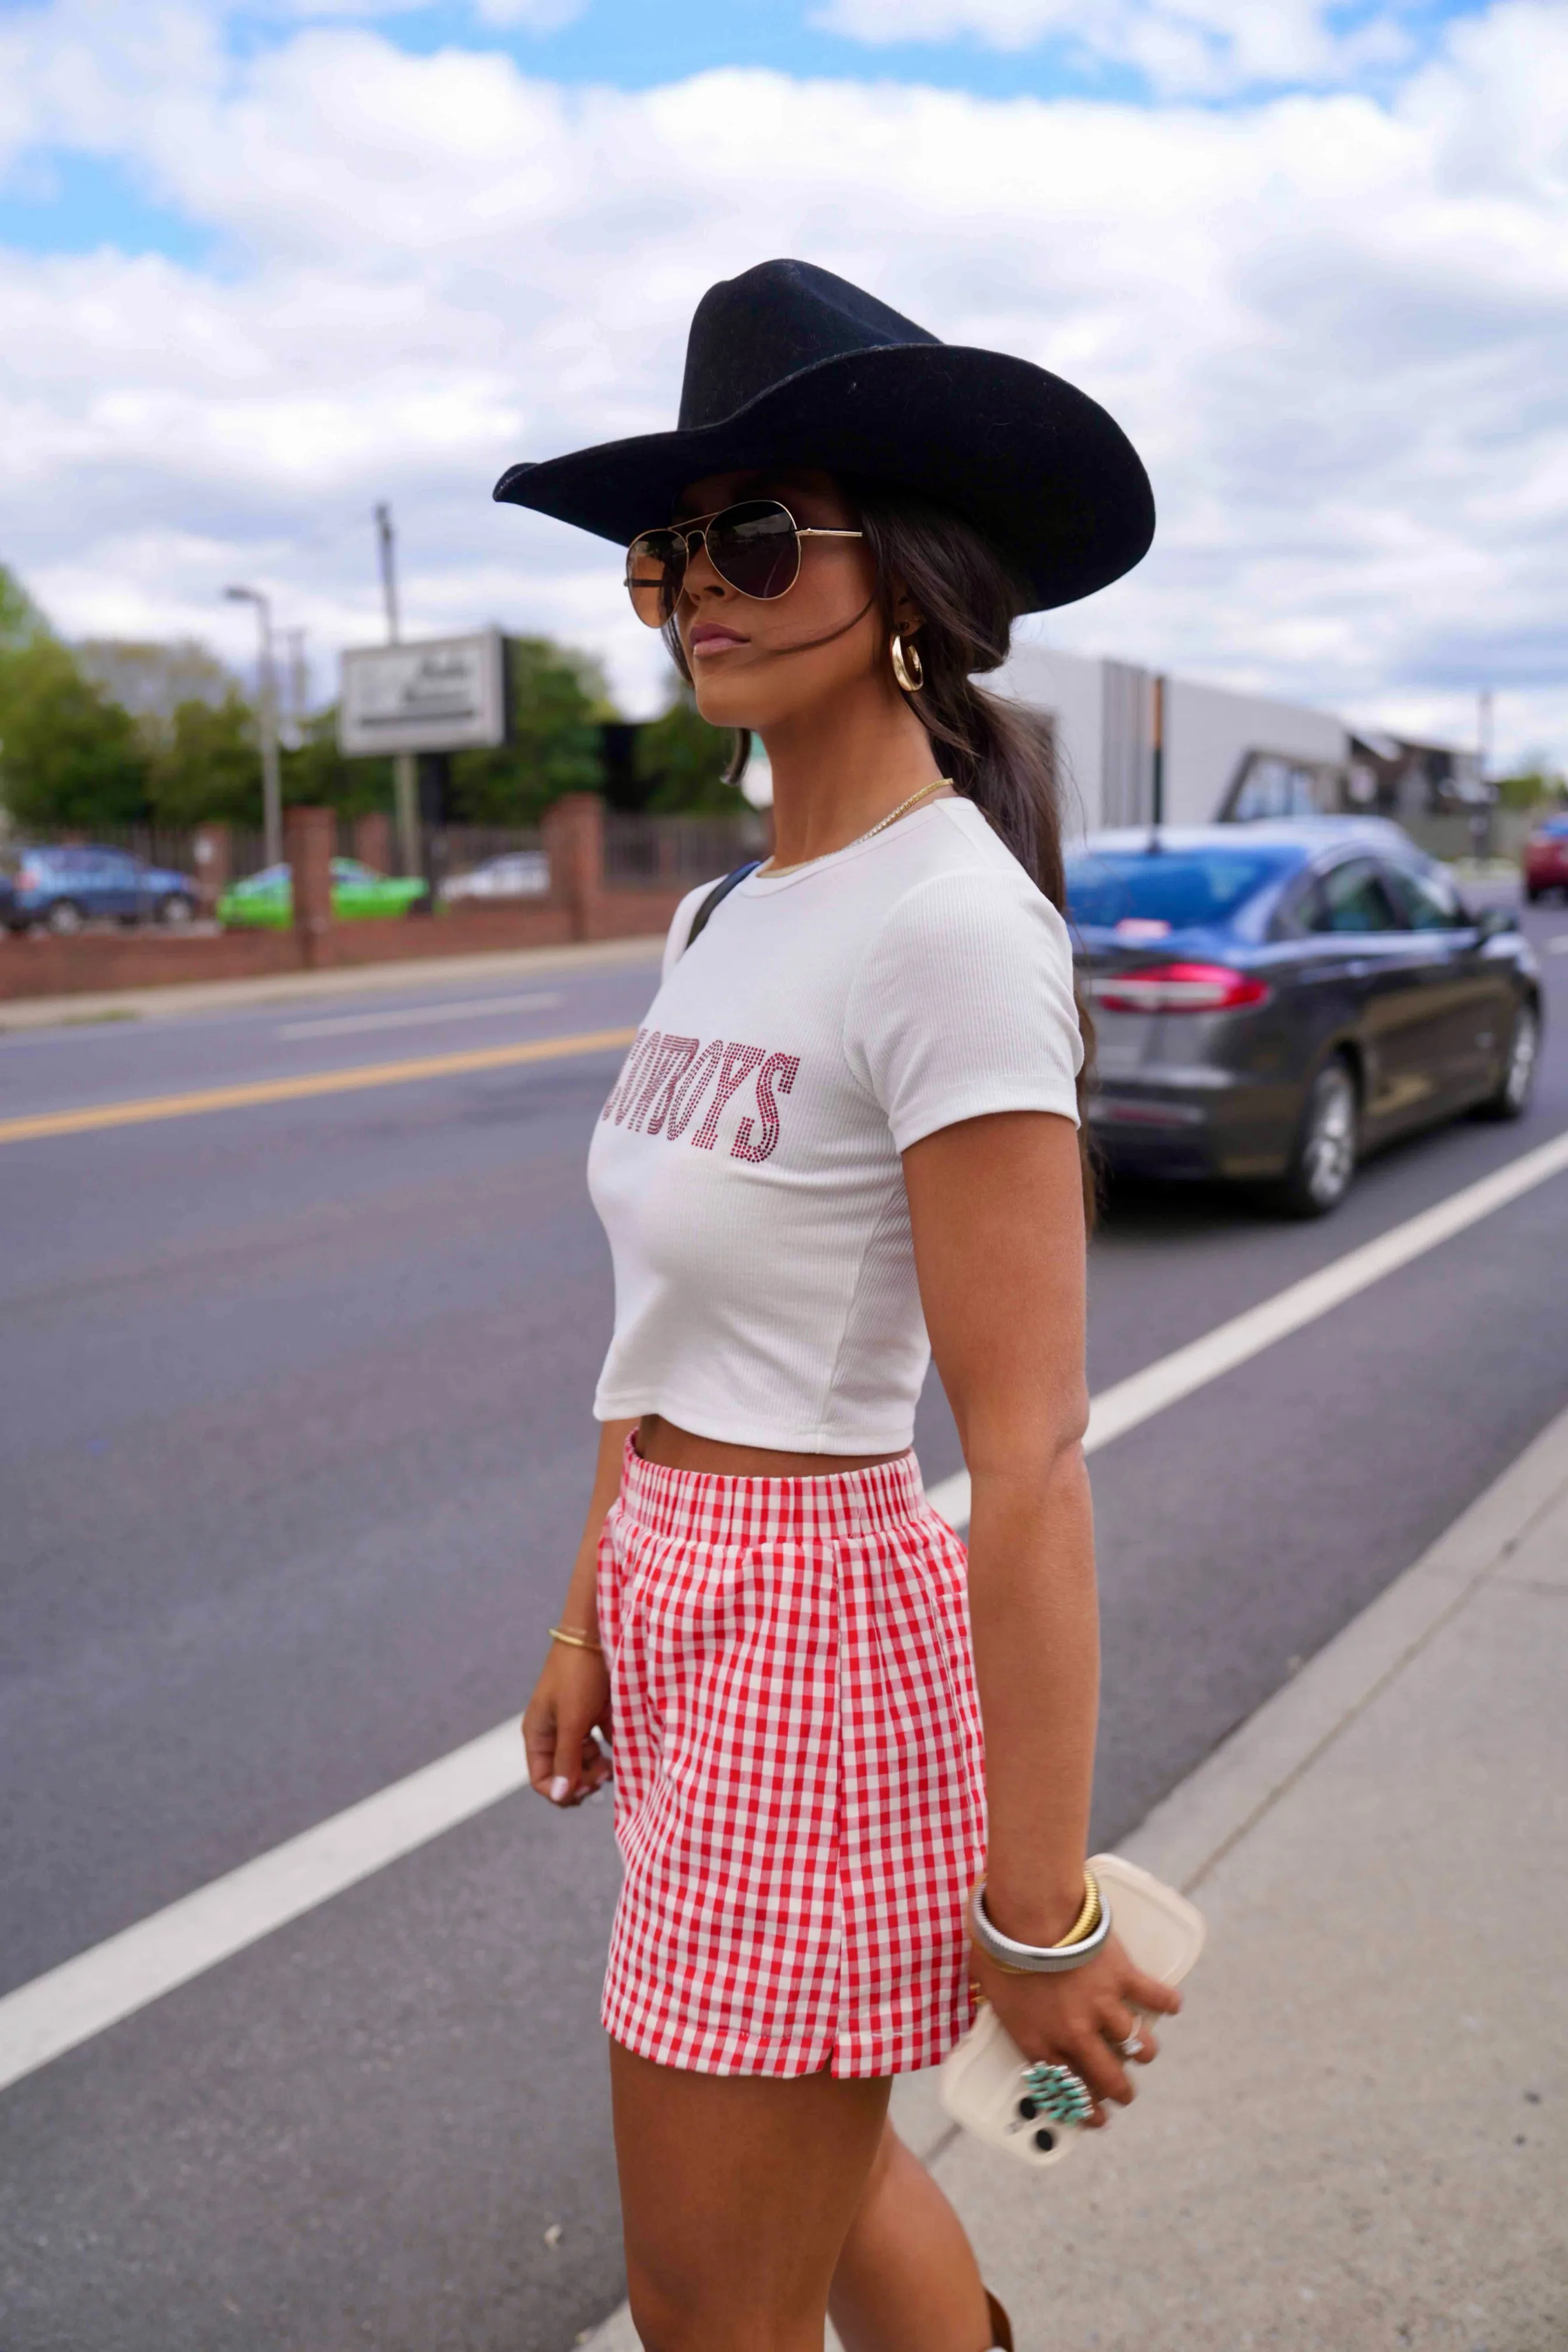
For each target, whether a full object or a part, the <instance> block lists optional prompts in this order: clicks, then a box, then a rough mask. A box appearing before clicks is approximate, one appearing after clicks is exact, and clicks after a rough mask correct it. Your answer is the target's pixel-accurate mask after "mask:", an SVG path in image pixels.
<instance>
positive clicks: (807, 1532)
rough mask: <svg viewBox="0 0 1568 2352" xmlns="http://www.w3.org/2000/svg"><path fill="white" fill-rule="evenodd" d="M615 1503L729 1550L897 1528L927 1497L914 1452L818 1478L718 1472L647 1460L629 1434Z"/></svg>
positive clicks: (642, 1522) (656, 1524) (644, 1524)
mask: <svg viewBox="0 0 1568 2352" xmlns="http://www.w3.org/2000/svg"><path fill="white" fill-rule="evenodd" d="M621 1507H622V1509H623V1510H624V1511H625V1512H626V1514H627V1516H628V1517H630V1518H633V1519H635V1520H636V1521H637V1525H638V1527H639V1528H644V1529H646V1531H647V1533H648V1534H649V1535H652V1536H678V1537H679V1538H682V1539H683V1540H684V1541H687V1542H689V1543H700V1544H712V1545H715V1546H716V1547H718V1548H719V1549H722V1550H733V1549H737V1548H740V1547H743V1546H746V1545H750V1544H756V1543H774V1542H783V1543H788V1542H792V1541H795V1542H800V1541H805V1540H810V1539H816V1540H818V1541H826V1542H832V1541H833V1540H835V1539H836V1538H837V1539H843V1538H848V1537H851V1536H856V1535H864V1534H866V1533H867V1532H868V1531H869V1530H871V1529H874V1528H898V1527H903V1526H906V1525H907V1524H908V1522H909V1521H910V1519H912V1518H916V1517H919V1516H920V1515H921V1513H922V1512H923V1511H924V1509H925V1507H926V1500H925V1487H924V1486H923V1485H922V1483H921V1470H920V1464H919V1463H918V1462H917V1461H916V1460H915V1457H914V1455H913V1454H899V1455H898V1456H897V1458H896V1459H895V1460H893V1461H891V1462H880V1463H878V1464H877V1465H875V1466H874V1467H873V1468H871V1469H869V1470H841V1471H833V1472H830V1473H829V1474H828V1475H827V1476H826V1477H823V1478H723V1477H719V1476H717V1475H715V1474H714V1473H713V1472H711V1471H707V1470H670V1469H668V1468H667V1467H666V1466H665V1465H664V1464H663V1463H661V1462H645V1461H644V1460H643V1457H642V1455H641V1454H639V1453H638V1452H637V1449H636V1447H635V1446H634V1445H633V1444H632V1441H631V1439H630V1438H629V1437H628V1438H627V1440H626V1458H625V1460H624V1461H623V1463H622V1465H621Z"/></svg>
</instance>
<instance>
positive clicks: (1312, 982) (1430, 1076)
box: [1068, 819, 1541, 1217]
mask: <svg viewBox="0 0 1568 2352" xmlns="http://www.w3.org/2000/svg"><path fill="white" fill-rule="evenodd" d="M1068 915H1069V919H1070V920H1071V923H1072V926H1073V930H1074V944H1075V947H1076V949H1077V950H1078V967H1079V986H1080V988H1081V989H1082V991H1083V993H1084V996H1085V998H1086V1000H1087V1002H1088V1003H1089V1009H1090V1011H1091V1013H1093V1016H1094V1022H1095V1028H1096V1032H1097V1035H1098V1066H1099V1084H1098V1087H1097V1090H1096V1092H1095V1094H1094V1096H1093V1097H1092V1101H1091V1107H1090V1116H1091V1119H1092V1122H1093V1132H1094V1135H1095V1138H1096V1140H1097V1143H1098V1146H1099V1149H1100V1156H1101V1158H1102V1160H1104V1161H1105V1162H1106V1163H1107V1164H1108V1165H1109V1166H1110V1168H1111V1169H1112V1170H1113V1171H1116V1170H1125V1171H1129V1172H1135V1173H1140V1174H1146V1175H1153V1176H1173V1177H1222V1178H1228V1179H1232V1180H1240V1181H1247V1182H1250V1183H1263V1184H1267V1185H1268V1186H1269V1187H1270V1188H1271V1190H1272V1192H1273V1193H1274V1196H1275V1198H1276V1199H1277V1200H1278V1202H1279V1204H1280V1206H1281V1207H1283V1208H1285V1209H1287V1210H1288V1211H1289V1213H1291V1214H1293V1215H1296V1216H1304V1217H1313V1216H1322V1215H1323V1214H1324V1213H1326V1212H1327V1211H1329V1210H1330V1209H1332V1208H1335V1207H1337V1205H1338V1204H1339V1202H1341V1201H1342V1199H1343V1197H1344V1195H1345V1192H1346V1191H1347V1189H1348V1188H1349V1185H1350V1181H1351V1179H1352V1175H1353V1174H1354V1172H1355V1166H1356V1161H1357V1160H1358V1159H1360V1158H1361V1157H1363V1155H1364V1154H1365V1153H1366V1152H1368V1151H1372V1150H1376V1149H1377V1147H1378V1146H1379V1145H1380V1144H1384V1143H1387V1142H1390V1141H1392V1140H1393V1139H1394V1137H1395V1136H1400V1135H1405V1134H1408V1133H1409V1132H1410V1131H1411V1130H1412V1129H1416V1128H1420V1127H1426V1126H1428V1125H1432V1124H1435V1123H1436V1121H1438V1120H1441V1119H1447V1118H1454V1117H1455V1116H1456V1115H1458V1113H1459V1112H1461V1111H1477V1112H1479V1113H1481V1114H1483V1115H1485V1116H1488V1117H1490V1118H1518V1117H1519V1116H1520V1114H1521V1112H1522V1111H1523V1110H1524V1108H1526V1106H1527V1104H1528V1102H1529V1100H1530V1092H1531V1084H1532V1081H1533V1078H1534V1075H1535V1064H1536V1055H1537V1048H1538V1046H1539V1044H1540V1037H1541V990H1540V971H1539V967H1538V965H1537V963H1536V960H1535V955H1534V952H1533V950H1532V949H1531V946H1530V944H1529V942H1528V940H1525V939H1524V937H1523V936H1522V934H1521V931H1520V929H1519V927H1518V924H1517V922H1516V920H1515V918H1514V917H1513V916H1512V915H1511V914H1510V913H1508V912H1507V911H1505V910H1504V909H1503V908H1487V909H1485V910H1483V911H1480V912H1477V911H1474V910H1472V909H1471V908H1468V906H1467V905H1466V904H1465V902H1464V900H1463V899H1462V898H1461V897H1460V895H1459V893H1458V890H1457V889H1456V888H1455V887H1454V884H1453V882H1452V881H1451V880H1450V878H1449V877H1448V875H1447V873H1446V872H1445V871H1444V869H1443V867H1442V866H1438V865H1436V863H1435V862H1434V861H1433V860H1432V859H1430V858H1428V857H1426V856H1424V855H1423V853H1422V852H1421V851H1420V850H1419V849H1417V848H1416V847H1415V844H1414V843H1413V842H1412V841H1411V840H1410V839H1409V837H1408V836H1407V835H1405V834H1403V833H1402V832H1401V831H1400V830H1399V828H1398V827H1397V826H1395V825H1392V824H1383V823H1379V822H1377V821H1374V820H1365V819H1360V820H1358V819H1345V820H1343V821H1339V820H1334V819H1320V820H1313V819H1297V820H1292V821H1281V822H1279V823H1271V824H1247V825H1236V824H1226V825H1205V826H1165V827H1163V828H1162V829H1161V830H1160V831H1158V832H1152V831H1150V830H1148V829H1146V828H1140V829H1139V830H1137V831H1135V832H1123V833H1100V834H1095V835H1091V836H1090V837H1089V840H1088V842H1087V843H1085V844H1084V845H1083V846H1082V848H1080V849H1079V850H1078V851H1076V852H1075V853H1073V854H1072V855H1071V856H1069V857H1068Z"/></svg>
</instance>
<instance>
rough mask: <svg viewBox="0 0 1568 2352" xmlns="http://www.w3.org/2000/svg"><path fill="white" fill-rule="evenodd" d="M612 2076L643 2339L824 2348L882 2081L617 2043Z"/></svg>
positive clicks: (757, 2350) (756, 2348)
mask: <svg viewBox="0 0 1568 2352" xmlns="http://www.w3.org/2000/svg"><path fill="white" fill-rule="evenodd" d="M610 2087H611V2094H612V2097H613V2100H614V2105H615V2118H616V2163H617V2166H618V2168H619V2171H620V2179H621V2210H622V2214H623V2217H624V2221H625V2225H626V2287H627V2293H628V2294H629V2296H630V2299H631V2306H632V2318H633V2320H634V2322H635V2323H636V2326H637V2333H638V2335H639V2336H641V2338H642V2341H643V2344H644V2346H645V2347H646V2352H822V2337H823V2324H824V2321H825V2319H826V2312H827V2291H828V2287H829V2284H830V2283H831V2281H832V2278H833V2272H834V2265H835V2263H837V2260H838V2257H839V2252H840V2250H841V2248H842V2246H843V2244H844V2240H845V2235H846V2233H847V2231H848V2229H849V2227H850V2224H851V2222H852V2221H854V2219H855V2216H856V2212H857V2209H858V2206H859V2204H860V2201H861V2197H862V2194H863V2192H864V2190H865V2188H866V2184H867V2180H868V2177H869V2175H870V2172H871V2168H872V2166H873V2164H874V2162H875V2161H876V2159H877V2157H878V2151H879V2145H880V2137H881V2131H882V2124H883V2119H884V2117H885V2116H886V2114H887V2107H888V2089H889V2085H888V2084H887V2082H886V2081H885V2080H884V2081H872V2082H840V2081H838V2080H837V2079H836V2078H835V2077H834V2076H833V2075H831V2074H807V2075H804V2076H802V2077H800V2078H798V2079H797V2080H795V2081H793V2082H781V2081H779V2080H777V2079H776V2078H773V2077H771V2076H763V2075H756V2074H729V2075H723V2074H687V2073H683V2072H680V2071H679V2070H677V2069H676V2068H674V2067H670V2066H654V2065H650V2064H649V2063H648V2061H647V2059H646V2058H637V2057H634V2056H633V2055H632V2053H630V2052H629V2051H627V2050H623V2049H622V2048H620V2046H619V2045H618V2044H617V2043H616V2042H612V2043H611V2044H610ZM978 2341H979V2339H978V2338H976V2339H975V2342H976V2344H978ZM900 2352H902V2347H900ZM942 2352H973V2348H972V2347H971V2346H970V2345H969V2344H968V2343H962V2344H960V2345H956V2346H953V2347H948V2346H945V2345H944V2346H943V2347H942Z"/></svg>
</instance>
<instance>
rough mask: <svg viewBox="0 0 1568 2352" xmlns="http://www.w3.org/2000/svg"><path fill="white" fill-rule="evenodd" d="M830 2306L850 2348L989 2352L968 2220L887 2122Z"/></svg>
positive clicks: (861, 2351)
mask: <svg viewBox="0 0 1568 2352" xmlns="http://www.w3.org/2000/svg"><path fill="white" fill-rule="evenodd" d="M828 2307H829V2309H830V2310H831V2312H832V2314H833V2325H834V2326H835V2327H836V2328H837V2330H838V2333H839V2335H840V2336H842V2337H843V2339H844V2346H845V2352H985V2347H988V2346H989V2345H990V2344H991V2343H992V2341H993V2337H992V2332H991V2321H990V2315H989V2314H988V2312H987V2310H986V2307H985V2290H984V2287H983V2286H982V2284H981V2283H980V2272H979V2270H978V2268H977V2266H976V2264H975V2260H974V2251H973V2247H972V2246H971V2245H970V2242H969V2240H968V2239H967V2238H966V2237H965V2236H964V2234H963V2223H962V2222H961V2221H960V2220H959V2218H958V2216H957V2214H956V2213H955V2212H954V2211H953V2210H952V2206H951V2205H950V2204H949V2203H948V2201H947V2200H946V2198H945V2197H944V2196H943V2195H942V2190H941V2189H939V2188H938V2187H937V2185H936V2182H935V2181H934V2180H933V2179H931V2175H930V2173H929V2172H928V2171H927V2170H926V2168H925V2167H924V2165H923V2164H921V2162H920V2161H919V2160H918V2158H915V2157H912V2156H911V2155H910V2151H909V2149H908V2148H907V2147H905V2146H904V2143H903V2141H902V2140H901V2139H900V2137H899V2136H898V2134H897V2132H896V2131H894V2129H893V2127H892V2126H891V2124H884V2126H883V2127H882V2139H881V2145H880V2146H879V2148H878V2150H877V2155H876V2159H875V2161H874V2163H873V2164H872V2167H871V2176H870V2179H868V2181H867V2183H866V2187H865V2190H864V2192H863V2194H862V2196H861V2199H860V2203H859V2205H858V2209H857V2210H856V2214H855V2219H854V2221H852V2222H851V2223H850V2226H849V2232H848V2235H847V2238H846V2239H845V2241H844V2251H843V2252H842V2253H841V2254H840V2255H839V2257H838V2267H837V2270H836V2271H835V2273H834V2274H833V2287H832V2292H831V2294H830V2297H829V2304H828Z"/></svg>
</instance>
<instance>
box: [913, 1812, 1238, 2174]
mask: <svg viewBox="0 0 1568 2352" xmlns="http://www.w3.org/2000/svg"><path fill="white" fill-rule="evenodd" d="M1089 1868H1090V1869H1091V1870H1092V1871H1093V1873H1094V1874H1095V1876H1096V1878H1098V1879H1099V1881H1100V1886H1101V1889H1102V1890H1103V1892H1104V1895H1105V1899H1106V1901H1107V1903H1108V1904H1109V1905H1110V1918H1111V1925H1112V1927H1114V1929H1115V1932H1116V1936H1117V1938H1118V1940H1119V1941H1120V1943H1121V1946H1122V1948H1124V1950H1125V1951H1126V1954H1127V1957H1128V1958H1129V1959H1130V1960H1131V1961H1132V1962H1133V1963H1134V1964H1135V1965H1136V1966H1137V1967H1138V1968H1141V1969H1142V1970H1143V1971H1144V1973H1145V1974H1146V1975H1148V1976H1152V1977H1158V1978H1159V1979H1160V1980H1161V1982H1162V1983H1163V1984H1168V1985H1176V1984H1180V1983H1181V1981H1182V1979H1183V1978H1184V1976H1185V1975H1186V1974H1187V1972H1188V1970H1189V1969H1191V1968H1192V1966H1193V1963H1194V1961H1195V1960H1196V1958H1197V1957H1198V1955H1199V1953H1200V1952H1201V1951H1202V1950H1203V1948H1204V1935H1205V1928H1204V1921H1203V1914H1202V1912H1201V1911H1199V1910H1198V1909H1197V1907H1196V1906H1195V1905H1194V1904H1191V1903H1189V1902H1188V1901H1187V1898H1186V1896H1185V1895H1178V1894H1177V1892H1176V1890H1175V1888H1174V1887H1173V1886H1167V1885H1165V1884H1164V1882H1163V1880H1162V1879H1158V1878H1155V1877H1154V1876H1152V1874H1151V1873H1150V1872H1149V1871H1147V1870H1140V1868H1139V1867H1138V1864H1136V1863H1135V1862H1124V1861H1123V1860H1122V1858H1121V1855H1120V1854H1116V1853H1097V1854H1096V1855H1095V1856H1094V1858H1093V1860H1092V1861H1091V1862H1090V1864H1089ZM1026 2063H1027V2062H1026V2059H1025V2057H1024V2054H1023V2053H1022V2051H1021V2050H1020V2049H1019V2048H1018V2045H1017V2043H1016V2042H1015V2041H1014V2040H1013V2038H1012V2036H1011V2035H1010V2034H1009V2033H1007V2032H1005V2031H1004V2029H1003V2027H1002V2026H1001V2025H1000V2024H999V2023H998V2022H997V2019H996V2012H995V2011H994V2009H992V2008H991V2007H990V2006H989V2004H988V2005H987V2006H986V2007H985V2008H984V2009H983V2010H982V2011H981V2012H980V2015H979V2016H978V2017H977V2018H976V2020H975V2021H974V2023H973V2025H972V2026H971V2028H970V2030H969V2032H967V2033H966V2034H965V2035H964V2037H963V2041H962V2042H960V2043H959V2045H958V2047H957V2049H956V2050H954V2051H953V2052H952V2055H951V2056H950V2057H949V2058H948V2060H947V2061H946V2063H945V2064H944V2065H943V2067H942V2085H941V2087H942V2105H943V2106H944V2107H945V2108H946V2110H947V2112H948V2114H949V2115H950V2116H952V2120H953V2122H954V2123H956V2124H962V2125H963V2128H964V2130H965V2131H972V2132H973V2134H974V2135H975V2137H976V2138H978V2139H984V2140H988V2141H989V2142H990V2144H991V2146H992V2147H1000V2148H1005V2150H1006V2152H1007V2154H1008V2155H1009V2156H1014V2157H1016V2158H1018V2161H1019V2162H1020V2163H1021V2164H1029V2165H1033V2166H1035V2167H1036V2168H1038V2169H1040V2170H1044V2168H1046V2166H1047V2165H1051V2164H1059V2163H1060V2162H1061V2160H1062V2158H1063V2157H1064V2156H1066V2155H1067V2154H1068V2151H1069V2150H1070V2149H1071V2147H1072V2145H1073V2142H1074V2141H1075V2140H1076V2139H1077V2138H1078V2137H1079V2132H1080V2131H1081V2129H1082V2126H1081V2125H1079V2124H1057V2123H1050V2122H1048V2121H1047V2119H1046V2118H1045V2117H1043V2116H1037V2114H1036V2113H1035V2110H1034V2105H1033V2103H1032V2101H1030V2100H1029V2098H1028V2097H1027V2095H1026V2091H1025V2086H1024V2080H1023V2077H1024V2074H1025V2071H1026Z"/></svg>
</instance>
